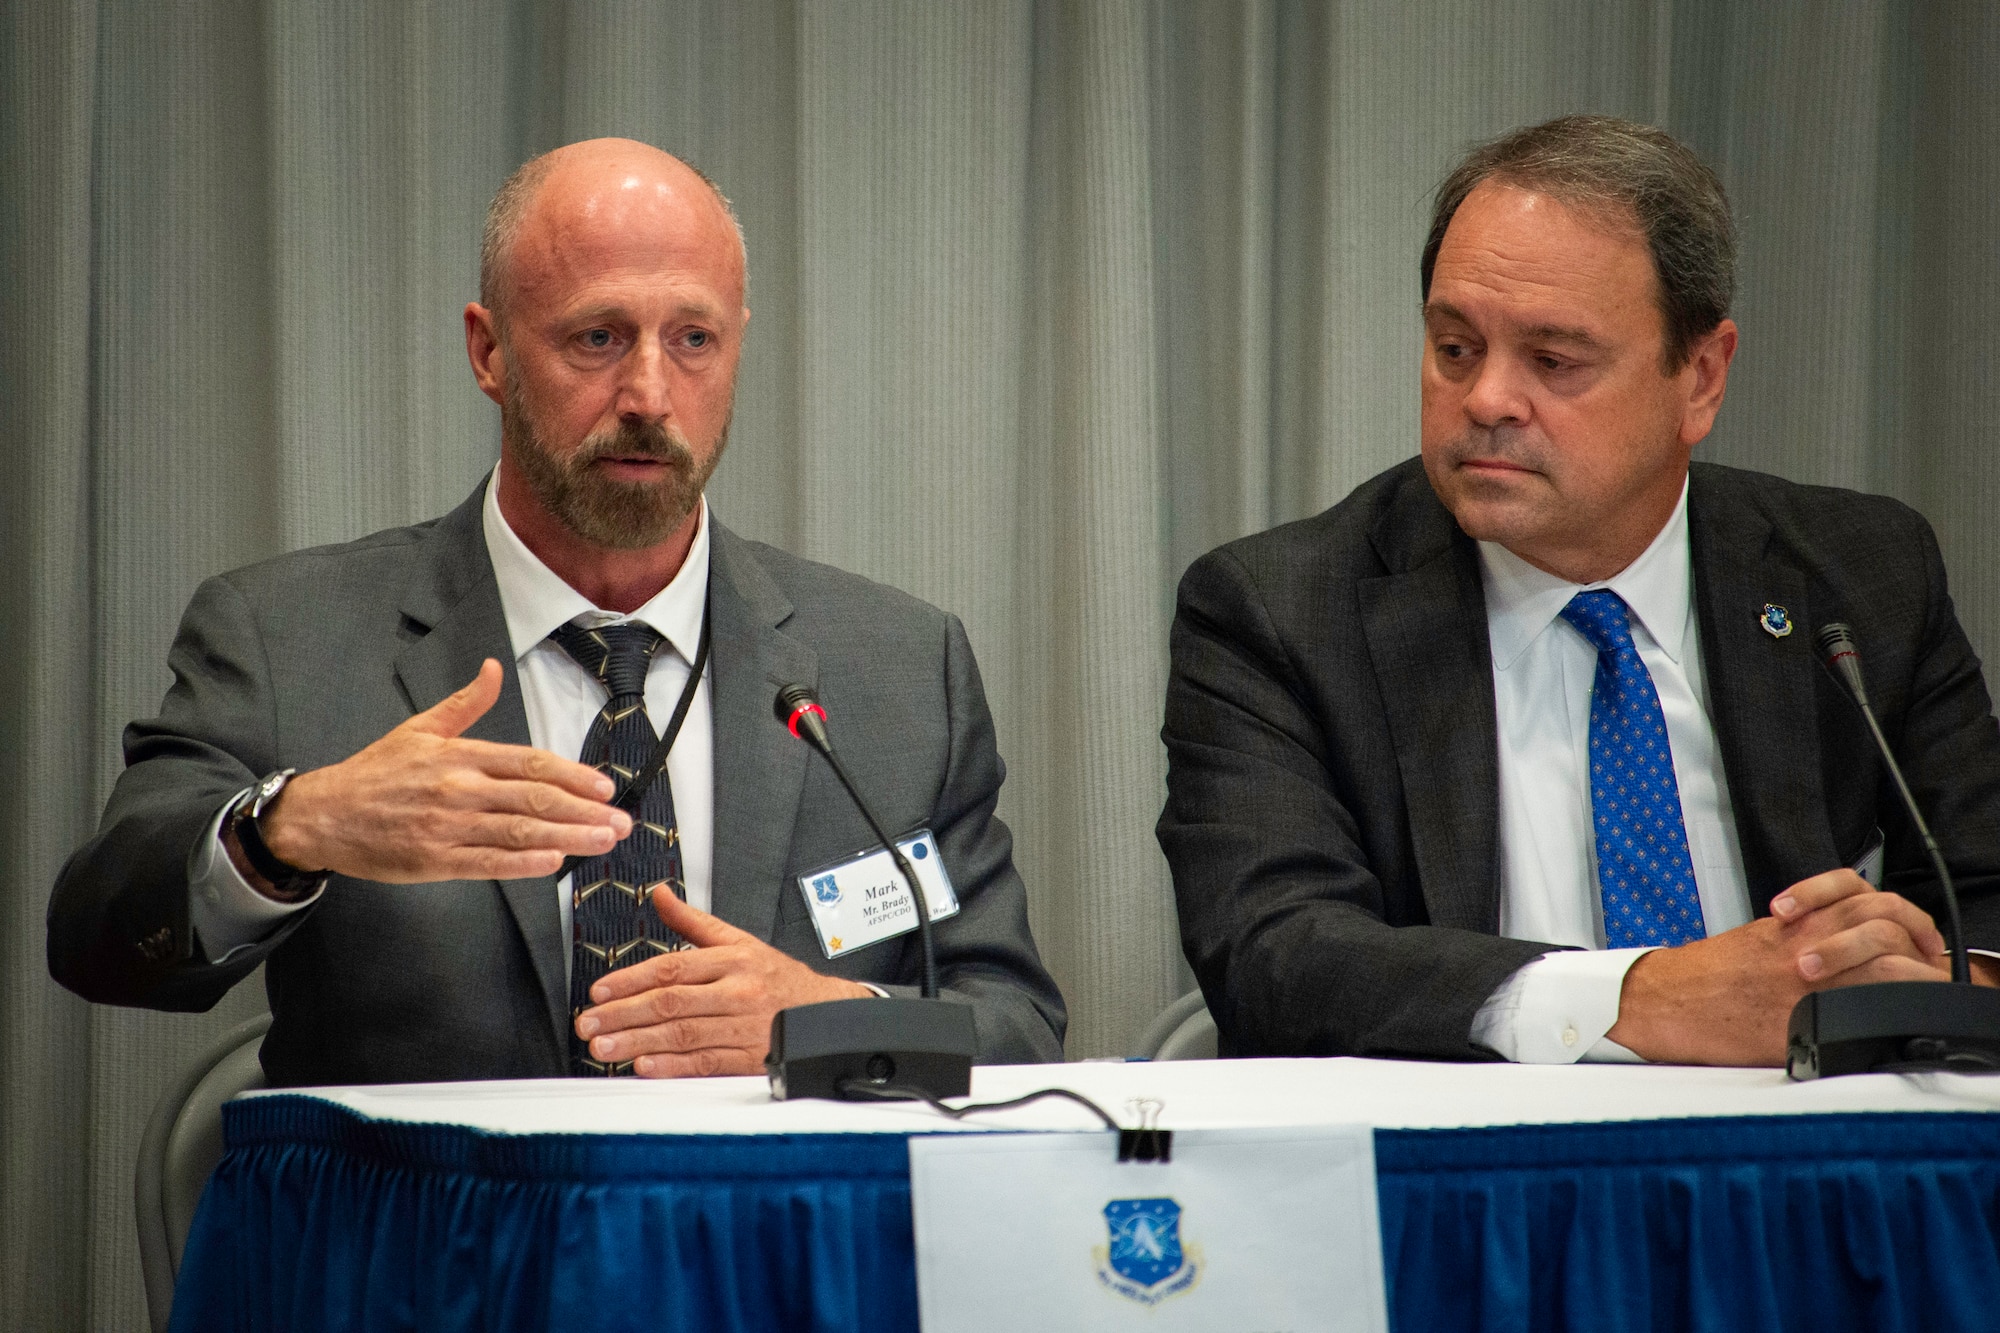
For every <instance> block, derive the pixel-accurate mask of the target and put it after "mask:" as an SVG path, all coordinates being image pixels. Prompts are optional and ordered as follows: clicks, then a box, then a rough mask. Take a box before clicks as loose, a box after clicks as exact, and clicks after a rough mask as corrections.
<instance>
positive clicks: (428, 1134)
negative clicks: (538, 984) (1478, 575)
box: [173, 1059, 2000, 1333]
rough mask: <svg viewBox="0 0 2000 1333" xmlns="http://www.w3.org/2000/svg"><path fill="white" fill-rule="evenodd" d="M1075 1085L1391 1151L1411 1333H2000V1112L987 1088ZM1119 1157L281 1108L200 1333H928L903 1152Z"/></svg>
mask: <svg viewBox="0 0 2000 1333" xmlns="http://www.w3.org/2000/svg"><path fill="white" fill-rule="evenodd" d="M1053 1085H1060V1086H1064V1087H1069V1088H1073V1089H1075V1090H1077V1091H1080V1092H1082V1093H1084V1094H1085V1095H1087V1096H1090V1097H1092V1098H1094V1099H1096V1100H1097V1101H1098V1102H1099V1103H1101V1104H1102V1105H1104V1106H1106V1107H1107V1108H1108V1109H1110V1110H1111V1111H1112V1112H1113V1113H1114V1114H1118V1115H1120V1116H1121V1117H1124V1116H1125V1115H1126V1103H1128V1102H1129V1101H1131V1100H1132V1099H1135V1098H1139V1097H1148V1098H1153V1099H1156V1100H1158V1101H1159V1102H1161V1103H1162V1104H1163V1108H1164V1109H1163V1111H1162V1114H1161V1123H1162V1124H1163V1125H1164V1126H1165V1127H1167V1128H1175V1129H1194V1128H1223V1127H1230V1126H1247V1125H1299V1124H1351V1123H1356V1122H1365V1123H1368V1124H1371V1125H1373V1126H1374V1127H1375V1152H1376V1165H1377V1174H1378V1195H1379V1204H1380V1212H1381V1220H1382V1235H1383V1253H1384V1262H1385V1268H1386V1277H1387V1281H1388V1289H1389V1302H1390V1313H1391V1319H1392V1323H1393V1325H1394V1327H1396V1328H1397V1329H1399V1330H1404V1331H1405V1333H1410V1331H1413V1330H1425V1331H1429V1330H1451V1329H1477V1330H1494V1331H1496V1333H1497V1331H1499V1330H1526V1329H1560V1328H1579V1329H1584V1328H1587V1329H1593V1330H1623V1329H1651V1328H1662V1329H1664V1328H1676V1329H1681V1328H1685V1329H1702V1330H1710V1329H1715V1330H1720V1329H1739V1328H1741V1329H1750V1328H1757V1329H1772V1328H1797V1329H1812V1330H1814V1331H1815V1333H1819V1331H1821V1330H1835V1329H1855V1330H1869V1331H1870V1333H1893V1331H1894V1330H1900V1329H1912V1330H1914V1329H1918V1328H1923V1329H1956V1328H1964V1329H1972V1328H1982V1329H1992V1328H2000V1115H1995V1114H1993V1112H1995V1111H1996V1110H2000V1080H1981V1079H1979V1078H1976V1077H1971V1076H1964V1075H1918V1076H1893V1075H1873V1076H1865V1077H1854V1078H1844V1079H1829V1080H1825V1081H1822V1082H1818V1083H1806V1084H1792V1083H1788V1082H1787V1081H1786V1080H1785V1078H1784V1076H1783V1075H1782V1073H1780V1072H1777V1071H1761V1070H1705V1069H1673V1068H1662V1067H1646V1066H1595V1067H1547V1066H1523V1065H1477V1066H1454V1065H1441V1064H1420V1063H1405V1062H1397V1061H1374V1060H1349V1059H1337V1060H1240V1061H1237V1060H1233V1061H1190V1062H1185V1063H1174V1064H1143V1063H1131V1064H1124V1063H1110V1064H1092V1063H1084V1064H1069V1065H1044V1066H1014V1067H993V1068H982V1069H979V1070H977V1071H975V1076H974V1085H973V1093H974V1096H975V1097H976V1098H978V1099H980V1100H995V1099H1001V1098H1006V1097H1010V1096H1014V1095H1018V1094H1019V1093H1022V1092H1025V1091H1028V1090H1030V1089H1033V1088H1039V1087H1047V1086H1053ZM1093 1123H1094V1122H1093V1121H1092V1120H1091V1118H1090V1117H1089V1115H1088V1113H1087V1112H1084V1111H1082V1110H1080V1109H1079V1108H1076V1107H1073V1106H1071V1105H1069V1104H1067V1103H1062V1102H1045V1103H1040V1104H1037V1105H1034V1106H1029V1107H1025V1108H1022V1109H1020V1110H1017V1111H1011V1112H1006V1113H1001V1114H997V1115H991V1116H985V1117H981V1118H980V1119H979V1121H977V1122H975V1123H963V1122H952V1121H949V1120H945V1119H943V1118H942V1117H939V1116H937V1115H936V1114H935V1113H933V1112H931V1111H929V1110H928V1109H925V1108H921V1107H917V1106H914V1105H850V1104H836V1103H827V1102H779V1103H774V1102H771V1101H770V1100H769V1095H768V1090H767V1088H766V1087H765V1085H764V1083H763V1081H762V1080H759V1079H715V1080H708V1081H704V1082H690V1083H675V1084H660V1083H641V1082H637V1081H626V1080H619V1081H615V1082H608V1083H607V1082H601V1081H589V1082H585V1081H572V1080H548V1081H538V1082H517V1083H487V1084H436V1085H410V1086H400V1087H376V1088H335V1089H311V1090H303V1091H292V1092H284V1093H279V1092H265V1093H257V1094H252V1095H249V1096H246V1097H244V1098H241V1099H239V1100H238V1101H236V1102H234V1103H231V1104H230V1105H229V1106H228V1107H226V1108H225V1110H224V1124H225V1130H226V1135H227V1140H228V1145H229V1147H228V1151H227V1152H226V1154H225V1156H224V1158H223V1160H222V1163H221V1164H220V1165H219V1166H218V1168H217V1170H216V1173H215V1176H214V1178H213V1179H212V1180H211V1182H210V1185H209V1189H208V1192H207V1194H206V1195H205V1196H204V1198H203V1201H202V1205H201V1208H200V1211H199V1213H198V1215H197V1217H196V1219H195V1223H194V1227H193V1230H192V1232H191V1233H190V1236H189V1242H188V1248H187V1251H186V1257H185V1259H184V1262H183V1265H182V1269H181V1275H180V1289H179V1300H178V1301H177V1303H176V1308H175V1311H174V1324H173V1327H174V1329H175V1330H179V1331H190V1330H197V1329H200V1330H208V1329H241V1330H261V1329H291V1330H299V1331H300V1333H303V1331H304V1330H310V1329H318V1328H326V1329H334V1328H342V1329H345V1328H355V1329H361V1328H366V1329H390V1328H395V1329H401V1328H409V1329H423V1330H425V1331H426V1333H433V1331H440V1330H453V1329H480V1330H515V1329H520V1330H529V1329H543V1328H547V1329H570V1328H595V1329H603V1330H614V1329H627V1328H631V1329H639V1328H648V1329H746V1330H747V1329H805V1328H820V1329H858V1328H869V1329H885V1330H914V1329H915V1328H916V1326H917V1319H916V1291H915V1277H914V1253H913V1249H912V1240H911V1231H910V1216H909V1174H908V1160H907V1150H906V1147H905V1144H906V1141H907V1138H908V1136H909V1135H911V1134H917V1133H979V1132H995V1131H1006V1130H1023V1129H1036V1130H1055V1129H1061V1130H1077V1131H1080V1132H1083V1131H1088V1130H1089V1129H1090V1127H1091V1125H1092V1124H1093ZM1100 1132H1101V1131H1100ZM1106 1137H1107V1140H1108V1138H1109V1136H1108V1135H1106ZM1107 1151H1109V1149H1108V1148H1107Z"/></svg>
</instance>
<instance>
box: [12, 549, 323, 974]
mask: <svg viewBox="0 0 2000 1333" xmlns="http://www.w3.org/2000/svg"><path fill="white" fill-rule="evenodd" d="M167 661H168V666H169V667H170V668H171V669H172V671H173V677H174V680H173V684H172V686H171V687H169V689H168V691H167V695H166V699H165V701H164V702H163V703H162V704H161V706H160V715H159V716H158V717H156V718H152V719H149V720H147V721H143V722H134V723H133V724H131V725H130V726H128V727H127V728H126V729H125V771H124V773H123V774H121V775H120V777H119V779H118V783H117V785H116V787H115V788H113V790H112V793H111V800H110V802H109V803H108V804H107V805H106V807H105V811H104V818H103V820H102V822H101V823H100V824H99V826H98V830H97V833H96V835H95V836H93V837H92V838H91V839H90V841H88V842H86V843H85V844H84V845H83V846H82V847H81V848H79V849H78V850H77V852H76V853H75V854H74V855H73V856H71V857H70V858H69V860H68V861H67V862H66V863H65V864H64V865H63V868H62V871H61V873H60V874H59V875H58V876H57V877H56V884H55V890H54V892H53V893H52V894H51V895H50V898H49V911H48V957H49V972H50V974H51V975H52V976H53V977H54V978H55V979H56V980H57V981H59V982H61V983H62V984H63V985H64V986H66V987H68V988H69V989H70V990H72V991H74V992H76V993H77V994H78V995H81V996H83V997H84V998H85V999H87V1000H93V1001H97V1002H99V1003H103V1004H125V1005H138V1006H143V1007H145V1008H150V1009H169V1010H181V1011H194V1010H205V1009H209V1008H211V1007H213V1006H214V1004H215V1002H216V1001H217V1000H219V999H221V998H222V996H223V995H224V994H225V993H226V992H227V991H228V990H229V988H230V987H232V986H234V985H235V984H236V983H237V982H238V981H240V980H242V979H243V978H244V977H245V976H247V975H248V974H249V973H250V972H251V971H253V970H254V969H255V968H256V967H257V965H258V964H259V963H261V962H262V961H263V960H264V958H265V957H266V956H267V955H268V954H269V953H270V952H271V950H272V949H273V948H275V947H276V946H277V944H278V943H279V942H280V941H282V940H283V939H284V938H285V937H286V936H287V935H289V934H290V933H291V931H293V930H295V929H297V927H298V924H299V922H300V921H302V920H303V919H304V918H305V917H306V916H308V915H310V913H309V912H299V913H295V914H294V915H293V916H292V917H291V918H290V919H288V921H287V922H286V923H285V924H284V925H282V926H280V927H279V928H278V929H277V930H276V931H275V932H274V933H272V934H271V935H270V936H269V937H268V938H267V939H264V940H262V941H260V942H259V943H257V944H254V945H252V946H250V947H248V948H244V949H241V950H238V951H236V952H235V953H233V954H232V955H231V956H230V958H229V961H228V962H227V963H226V964H223V965H215V964H211V963H210V962H209V961H208V960H207V958H206V957H205V956H204V955H203V953H202V950H201V949H200V947H199V944H198V941H197V940H196V937H195V933H194V930H193V929H192V927H191V925H190V923H189V902H188V894H189V871H190V863H191V859H192V853H193V852H194V850H195V848H196V844H197V843H198V842H199V841H200V840H201V839H202V838H203V836H204V835H205V834H206V833H207V831H208V828H209V826H210V824H211V823H212V822H213V820H214V818H215V816H216V813H217V812H218V811H219V810H221V808H222V806H223V805H224V803H226V802H227V801H228V800H229V799H230V798H231V797H233V796H234V795H236V793H238V792H240V791H242V790H243V789H244V788H245V787H247V786H249V785H250V784H251V783H253V782H255V781H256V780H257V778H258V777H259V776H260V775H261V774H263V773H265V772H268V771H269V770H270V769H271V768H274V767H276V763H275V759H274V756H275V754H276V751H277V746H276V742H275V738H274V737H273V735H272V730H273V728H272V716H273V714H272V708H271V700H270V693H269V688H268V670H267V667H266V662H265V656H264V649H263V645H262V641H261V639H260V638H259V636H258V633H257V628H256V622H255V618H254V616H253V615H252V614H251V612H250V608H249V606H248V604H247V603H246V602H245V601H244V599H243V596H242V594H241V593H239V592H238V591H237V590H236V589H235V588H234V587H233V586H232V585H231V584H230V583H229V582H228V581H227V580H226V579H221V578H216V579H210V580H208V581H207V582H206V583H204V584H202V586H201V587H200V588H199V589H198V590H197V591H196V593H195V596H194V600H193V601H192V602H191V603H190V604H189V605H188V609H187V611H186V613H185V614H184V615H183V616H182V618H181V625H180V630H179V633H178V634H177V635H176V636H175V639H174V645H173V648H172V650H171V651H170V652H169V654H168V658H167Z"/></svg>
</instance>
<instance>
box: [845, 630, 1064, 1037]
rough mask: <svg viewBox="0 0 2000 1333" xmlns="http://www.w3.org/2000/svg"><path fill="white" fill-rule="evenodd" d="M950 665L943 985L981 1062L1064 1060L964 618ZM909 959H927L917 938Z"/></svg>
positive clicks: (1054, 994) (938, 826)
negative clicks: (967, 1016) (967, 1022)
mask: <svg viewBox="0 0 2000 1333" xmlns="http://www.w3.org/2000/svg"><path fill="white" fill-rule="evenodd" d="M944 669H945V684H946V690H947V696H948V724H949V727H950V732H951V748H950V758H949V760H948V762H947V765H946V771H945V775H944V781H943V783H942V784H941V785H940V787H939V790H938V794H937V798H936V802H935V804H934V806H933V808H932V814H931V818H932V821H933V822H932V824H931V832H932V833H933V834H934V835H935V836H936V837H937V840H938V850H939V852H940V853H941V854H942V855H943V857H944V860H945V863H946V864H948V865H950V866H951V867H952V868H953V869H952V873H953V888H954V889H955V890H956V891H957V893H958V902H959V910H958V914H957V915H956V916H953V917H950V918H948V919H946V920H944V921H941V922H939V923H938V925H937V928H936V930H935V932H934V934H935V936H936V947H937V964H938V989H939V991H940V992H941V995H942V997H943V998H946V999H955V1000H960V1001H963V1002H964V1003H967V1004H970V1005H971V1006H972V1010H973V1022H974V1026H975V1028H976V1030H977V1032H978V1039H979V1057H978V1058H979V1062H980V1063H981V1064H1045V1063H1053V1062H1056V1061H1060V1060H1061V1059H1062V1058H1063V1031H1064V1028H1065V1027H1066V1025H1067V1023H1068V1014H1067V1013H1066V1011H1065V1010H1064V1007H1063V999H1062V993H1061V992H1060V991H1059V990H1058V989H1057V988H1056V983H1055V979H1054V978H1053V977H1051V976H1050V975H1049V972H1048V969H1047V968H1046V967H1044V966H1043V965H1042V959H1041V955H1040V954H1039V953H1038V952H1037V951H1036V949H1035V941H1034V936H1033V935H1032V934H1031V933H1030V932H1029V929H1028V894H1027V890H1026V888H1025V887H1024V886H1023V885H1022V883H1021V876H1020V875H1019V873H1017V872H1016V871H1015V869H1014V835H1013V834H1012V833H1011V832H1010V831H1009V830H1008V828H1007V825H1006V824H1005V823H1003V822H1002V821H1001V820H1000V818H999V817H998V816H997V815H996V814H995V813H994V809H995V806H996V805H997V804H998V803H999V799H1000V784H1001V782H1002V781H1003V780H1004V779H1005V777H1006V766H1005V765H1004V764H1003V763H1002V762H1001V759H1000V751H999V747H998V745H997V744H996V742H995V739H994V734H993V717H992V714H991V713H989V712H988V711H987V707H986V689H985V686H984V685H983V684H982V683H981V681H980V678H979V667H978V664H977V663H976V662H975V661H974V660H973V657H972V645H971V643H970V642H969V641H968V640H967V639H966V636H965V627H964V626H963V625H961V624H960V623H959V620H958V617H956V616H948V617H946V630H945V643H944ZM911 938H912V941H914V938H915V937H914V936H912V937H911ZM907 956H908V957H910V958H916V957H918V956H919V955H917V953H916V951H915V946H914V943H913V944H912V946H911V948H910V951H909V953H908V955H907ZM919 966H921V964H919ZM885 989H886V990H888V991H890V992H891V993H892V994H896V995H916V994H918V993H919V992H920V988H919V987H916V986H889V987H885Z"/></svg>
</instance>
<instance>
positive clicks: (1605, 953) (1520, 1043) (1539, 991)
mask: <svg viewBox="0 0 2000 1333" xmlns="http://www.w3.org/2000/svg"><path fill="white" fill-rule="evenodd" d="M1651 952H1652V950H1650V949H1563V950H1559V951H1557V952H1554V953H1545V954H1543V955H1542V956H1541V957H1540V958H1537V959H1535V961H1533V962H1532V963H1529V964H1528V965H1527V966H1525V967H1523V968H1520V969H1519V970H1517V971H1516V972H1515V973H1514V974H1513V975H1512V976H1510V977H1508V978H1507V979H1506V980H1505V981H1503V982H1501V983H1500V985H1499V987H1498V988H1497V989H1495V990H1494V992H1493V994H1491V995H1490V996H1488V997H1487V999H1486V1003H1485V1004H1482V1005H1481V1006H1479V1012H1478V1014H1477V1015H1475V1016H1474V1017H1473V1020H1472V1043H1473V1045H1475V1046H1484V1047H1485V1048H1486V1049H1488V1050H1490V1051H1492V1052H1493V1053H1494V1054H1496V1055H1498V1056H1499V1057H1500V1058H1501V1059H1503V1060H1511V1061H1513V1062H1514V1063H1516V1064H1524V1065H1567V1064H1575V1063H1576V1062H1577V1061H1579V1060H1583V1061H1591V1062H1603V1063H1625V1064H1638V1063H1644V1062H1643V1061H1642V1060H1641V1059H1640V1057H1638V1056H1636V1055H1634V1054H1633V1053H1632V1052H1631V1051H1629V1050H1626V1049H1625V1048H1624V1047H1623V1046H1620V1045H1619V1044H1618V1043H1617V1042H1615V1041H1612V1040H1610V1039H1609V1038H1607V1037H1606V1036H1605V1035H1604V1034H1605V1033H1607V1032H1609V1031H1611V1029H1612V1028H1613V1027H1615V1026H1616V1025H1617V1023H1618V997H1619V993H1620V992H1621V991H1622V990H1623V989H1624V986H1625V974H1626V973H1627V972H1628V971H1630V970H1631V968H1632V964H1633V963H1635V962H1637V961H1638V960H1639V958H1640V956H1641V955H1643V954H1647V953H1651Z"/></svg>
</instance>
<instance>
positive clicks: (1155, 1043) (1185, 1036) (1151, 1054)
mask: <svg viewBox="0 0 2000 1333" xmlns="http://www.w3.org/2000/svg"><path fill="white" fill-rule="evenodd" d="M1215 1049H1216V1036H1215V1020H1214V1019H1212V1018H1210V1017H1209V1016H1208V1005H1207V1004H1206V1003H1205V1002H1204V1001H1203V999H1202V995H1201V991H1199V990H1191V991H1189V992H1188V993H1187V994H1186V995H1183V996H1181V998H1180V999H1178V1000H1175V1001H1174V1002H1173V1003H1172V1004H1170V1005H1168V1006H1167V1007H1166V1008H1165V1009H1163V1010H1161V1011H1160V1015H1159V1017H1157V1018H1155V1019H1154V1020H1153V1021H1152V1022H1151V1023H1149V1024H1147V1025H1146V1030H1145V1032H1144V1033H1142V1034H1141V1035H1140V1037H1139V1041H1138V1044H1137V1046H1135V1047H1134V1048H1133V1051H1132V1054H1133V1055H1135V1056H1138V1057H1139V1058H1140V1059H1143V1060H1213V1059H1214V1058H1215Z"/></svg>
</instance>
